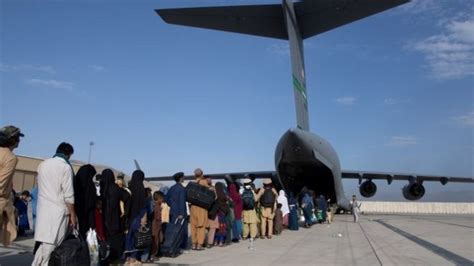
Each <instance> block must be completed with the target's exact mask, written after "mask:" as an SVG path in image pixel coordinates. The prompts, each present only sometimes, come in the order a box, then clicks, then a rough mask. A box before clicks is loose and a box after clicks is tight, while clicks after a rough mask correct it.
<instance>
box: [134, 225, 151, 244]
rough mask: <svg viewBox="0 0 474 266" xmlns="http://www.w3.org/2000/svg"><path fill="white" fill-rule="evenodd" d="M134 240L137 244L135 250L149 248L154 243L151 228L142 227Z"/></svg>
mask: <svg viewBox="0 0 474 266" xmlns="http://www.w3.org/2000/svg"><path fill="white" fill-rule="evenodd" d="M133 240H134V243H135V248H137V249H146V248H148V247H149V246H150V245H151V243H152V241H153V236H152V235H151V229H150V227H147V226H141V227H140V228H139V229H138V231H137V232H136V233H135V234H134V235H133Z"/></svg>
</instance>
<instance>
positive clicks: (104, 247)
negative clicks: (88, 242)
mask: <svg viewBox="0 0 474 266" xmlns="http://www.w3.org/2000/svg"><path fill="white" fill-rule="evenodd" d="M109 255H110V244H109V243H108V242H107V241H105V240H99V259H100V261H105V260H107V259H108V258H109Z"/></svg>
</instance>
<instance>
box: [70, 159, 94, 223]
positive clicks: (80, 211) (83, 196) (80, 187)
mask: <svg viewBox="0 0 474 266" xmlns="http://www.w3.org/2000/svg"><path fill="white" fill-rule="evenodd" d="M96 173H97V172H96V170H95V168H94V166H92V165H90V164H86V165H83V166H81V168H79V170H78V171H77V174H76V176H75V177H74V206H75V208H76V212H77V216H78V217H80V218H82V219H84V218H86V215H87V213H88V212H89V211H93V210H94V209H95V204H96V199H97V193H96V188H95V184H94V181H92V179H93V178H94V176H95V174H96Z"/></svg>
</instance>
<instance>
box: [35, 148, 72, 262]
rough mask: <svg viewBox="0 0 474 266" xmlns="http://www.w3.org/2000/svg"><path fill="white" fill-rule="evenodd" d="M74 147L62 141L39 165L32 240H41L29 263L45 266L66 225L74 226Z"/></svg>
mask: <svg viewBox="0 0 474 266" xmlns="http://www.w3.org/2000/svg"><path fill="white" fill-rule="evenodd" d="M73 152H74V149H73V147H72V146H71V145H70V144H69V143H65V142H63V143H61V144H60V145H59V146H58V149H57V150H56V155H55V156H54V157H53V158H50V159H47V160H45V161H44V162H42V163H41V164H40V165H39V166H38V179H37V180H38V206H37V216H36V228H35V241H38V242H41V245H40V246H39V248H38V250H37V251H36V254H35V258H34V260H33V263H32V265H35V266H36V265H48V263H49V258H50V256H51V253H52V252H53V251H54V249H55V248H56V247H57V246H59V245H60V244H61V242H62V241H63V239H64V238H65V236H66V232H67V228H68V224H70V225H71V226H74V227H75V226H76V223H77V222H76V213H75V210H74V188H73V175H74V173H73V170H72V167H71V165H70V164H69V158H70V157H71V155H72V154H73Z"/></svg>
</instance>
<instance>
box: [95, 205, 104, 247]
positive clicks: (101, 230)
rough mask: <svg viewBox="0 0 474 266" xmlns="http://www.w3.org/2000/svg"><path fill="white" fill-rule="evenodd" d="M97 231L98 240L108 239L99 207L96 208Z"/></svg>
mask: <svg viewBox="0 0 474 266" xmlns="http://www.w3.org/2000/svg"><path fill="white" fill-rule="evenodd" d="M95 232H96V233H97V240H101V241H103V240H106V238H105V231H104V223H103V222H102V212H101V211H100V210H99V209H95Z"/></svg>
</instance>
